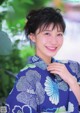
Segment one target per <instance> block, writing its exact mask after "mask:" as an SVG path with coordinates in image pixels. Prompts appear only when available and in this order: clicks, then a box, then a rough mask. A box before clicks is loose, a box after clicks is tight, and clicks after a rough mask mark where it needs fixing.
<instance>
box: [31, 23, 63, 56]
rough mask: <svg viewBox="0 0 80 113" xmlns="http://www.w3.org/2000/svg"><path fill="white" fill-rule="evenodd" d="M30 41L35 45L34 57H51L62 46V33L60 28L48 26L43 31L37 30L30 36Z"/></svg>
mask: <svg viewBox="0 0 80 113" xmlns="http://www.w3.org/2000/svg"><path fill="white" fill-rule="evenodd" d="M30 39H31V40H32V41H33V42H34V43H35V47H36V48H35V49H36V55H38V56H40V57H41V58H43V57H53V56H55V55H56V53H57V52H58V50H59V49H60V48H61V46H62V44H63V32H62V31H61V29H60V27H59V26H58V27H54V28H53V24H50V25H49V26H48V27H47V28H44V30H41V31H40V29H37V31H36V33H35V34H32V33H31V34H30Z"/></svg>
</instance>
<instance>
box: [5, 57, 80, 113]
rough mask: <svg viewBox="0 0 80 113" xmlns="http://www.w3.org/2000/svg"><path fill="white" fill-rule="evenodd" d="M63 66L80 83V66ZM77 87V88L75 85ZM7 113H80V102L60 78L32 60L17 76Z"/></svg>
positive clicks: (8, 100) (53, 60) (38, 59)
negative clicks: (79, 103) (79, 102)
mask: <svg viewBox="0 0 80 113" xmlns="http://www.w3.org/2000/svg"><path fill="white" fill-rule="evenodd" d="M52 62H60V63H64V64H65V66H66V67H67V69H68V70H69V72H70V73H71V74H72V75H73V76H74V77H75V78H76V79H77V82H78V83H79V82H80V65H79V64H78V63H77V62H74V61H66V62H64V61H58V60H55V59H54V58H52ZM74 85H75V84H74ZM6 106H7V113H79V109H78V107H79V105H78V101H77V99H76V97H75V95H74V94H73V92H72V91H71V89H70V87H69V85H68V84H67V83H66V82H64V81H63V80H62V79H61V78H60V76H59V75H57V74H55V75H53V74H51V73H50V72H49V71H47V64H46V63H45V62H44V61H43V60H42V59H40V58H39V57H38V56H32V57H30V59H29V64H28V65H27V66H26V67H25V68H24V69H22V70H21V71H20V73H19V74H18V75H17V79H16V82H15V85H14V87H13V89H12V91H11V92H10V94H9V96H8V98H7V100H6Z"/></svg>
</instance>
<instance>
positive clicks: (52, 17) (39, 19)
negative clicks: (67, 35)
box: [24, 7, 65, 37]
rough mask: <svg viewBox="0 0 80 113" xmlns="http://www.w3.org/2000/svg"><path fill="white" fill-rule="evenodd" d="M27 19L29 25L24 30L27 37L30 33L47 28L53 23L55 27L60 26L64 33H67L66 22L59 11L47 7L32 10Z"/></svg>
mask: <svg viewBox="0 0 80 113" xmlns="http://www.w3.org/2000/svg"><path fill="white" fill-rule="evenodd" d="M26 18H27V23H26V25H25V27H24V30H25V34H26V36H27V37H28V35H29V34H30V33H35V32H36V30H37V29H38V28H40V27H42V25H44V27H47V26H49V25H50V24H51V23H53V25H54V26H53V27H55V26H60V29H61V30H62V32H64V31H65V22H64V19H63V16H62V15H61V13H60V10H59V9H55V8H52V7H46V8H41V9H38V10H32V11H31V12H30V13H29V14H28V16H27V17H26Z"/></svg>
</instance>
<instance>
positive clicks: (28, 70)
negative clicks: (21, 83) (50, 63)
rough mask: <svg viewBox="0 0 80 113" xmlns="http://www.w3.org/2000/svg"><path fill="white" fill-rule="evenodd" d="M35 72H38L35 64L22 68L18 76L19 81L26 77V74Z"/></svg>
mask: <svg viewBox="0 0 80 113" xmlns="http://www.w3.org/2000/svg"><path fill="white" fill-rule="evenodd" d="M33 70H36V65H35V64H27V65H26V66H25V67H24V68H22V69H21V70H20V71H19V73H18V74H17V79H19V78H20V77H22V76H25V75H26V73H29V72H33Z"/></svg>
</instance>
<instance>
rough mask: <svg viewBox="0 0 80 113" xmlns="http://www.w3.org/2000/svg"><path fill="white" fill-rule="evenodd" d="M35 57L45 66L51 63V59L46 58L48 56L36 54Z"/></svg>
mask: <svg viewBox="0 0 80 113" xmlns="http://www.w3.org/2000/svg"><path fill="white" fill-rule="evenodd" d="M36 55H37V56H39V57H40V58H41V59H42V60H43V61H44V62H45V63H46V64H50V63H51V57H48V56H45V55H44V56H42V55H38V54H36Z"/></svg>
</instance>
